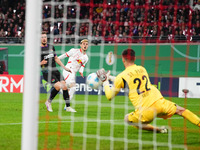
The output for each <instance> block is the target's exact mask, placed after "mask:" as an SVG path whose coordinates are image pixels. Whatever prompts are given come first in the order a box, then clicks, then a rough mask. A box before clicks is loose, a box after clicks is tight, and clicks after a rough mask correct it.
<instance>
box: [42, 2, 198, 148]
mask: <svg viewBox="0 0 200 150" xmlns="http://www.w3.org/2000/svg"><path fill="white" fill-rule="evenodd" d="M167 2H168V1H166V3H167ZM157 3H158V4H157ZM150 6H152V7H154V8H152V7H150ZM160 6H161V7H160ZM170 6H171V5H170ZM172 6H174V8H175V13H174V17H175V19H174V18H171V19H172V22H171V24H172V25H174V23H175V22H177V20H176V17H179V14H176V13H177V12H178V11H177V10H178V9H181V10H182V9H187V8H189V4H188V5H187V7H183V6H180V7H179V3H178V2H174V3H173V4H172ZM167 7H168V5H165V4H164V1H162V2H160V3H159V1H155V2H154V1H152V2H149V3H148V1H134V2H131V1H126V0H125V1H119V0H116V1H112V0H111V1H109V0H108V1H106V0H102V1H93V0H92V1H87V0H83V1H81V0H77V1H72V0H71V1H67V0H65V1H62V0H60V1H53V0H52V1H49V0H44V1H43V4H42V11H43V12H42V23H41V27H42V31H46V32H47V35H48V43H49V44H51V45H54V47H55V49H56V54H57V55H58V56H60V55H61V54H64V53H66V52H67V51H69V50H70V49H71V48H80V46H79V45H80V41H81V40H82V39H88V40H89V47H88V50H87V55H88V58H89V60H88V63H87V64H86V66H85V69H84V73H83V75H84V78H82V77H81V76H80V75H79V74H78V73H77V77H76V93H75V95H74V97H73V99H72V100H70V104H71V107H72V108H74V109H75V110H76V111H77V112H75V113H71V112H66V111H65V110H64V105H65V101H64V100H63V95H62V91H60V92H59V94H58V95H57V96H56V97H55V98H54V99H53V101H52V107H53V112H48V111H47V110H46V106H45V101H46V100H47V99H48V98H49V94H50V93H49V91H50V89H51V86H50V85H49V84H48V83H47V82H45V81H44V80H43V79H42V77H41V82H40V83H41V84H40V100H39V117H38V118H39V119H38V149H41V150H46V149H48V150H50V149H52V150H53V149H63V150H64V149H70V150H72V149H77V150H78V149H83V150H88V149H97V150H99V149H111V150H117V149H119V150H121V149H125V150H128V149H155V150H156V149H166V150H168V149H190V148H191V149H198V148H199V144H198V143H199V140H198V139H199V138H200V132H199V129H198V128H197V127H195V126H194V125H192V124H190V123H188V122H187V121H186V120H184V119H183V118H181V117H179V116H174V117H172V118H171V119H168V120H163V119H159V118H156V119H155V120H154V121H153V122H152V125H154V126H168V128H169V132H168V133H167V134H158V133H156V132H155V131H154V132H147V131H143V130H141V129H136V128H134V127H132V126H130V125H128V124H126V123H125V122H124V116H125V115H126V114H128V113H130V112H133V111H134V107H133V106H132V103H131V102H130V100H129V99H128V95H127V90H126V89H124V90H123V89H122V90H121V91H120V93H119V95H118V96H116V97H115V98H114V99H113V100H112V101H108V100H107V99H106V97H105V93H104V89H103V88H99V89H98V90H94V89H91V88H90V87H89V86H88V85H87V84H86V78H87V76H88V75H89V74H90V73H93V72H96V71H97V70H98V69H101V68H104V69H105V70H110V71H111V74H112V75H114V76H116V75H118V74H119V73H120V72H122V71H123V70H124V66H123V63H122V60H121V53H122V51H123V50H124V49H127V48H132V49H134V50H135V52H136V62H135V63H136V64H137V65H142V66H144V67H145V68H146V69H147V72H148V73H149V76H150V80H151V82H152V84H154V85H155V86H156V87H157V88H158V89H159V90H160V91H161V93H162V94H163V96H164V97H167V99H169V100H170V101H173V102H175V103H178V104H179V105H180V106H183V107H186V108H188V109H190V110H191V111H192V112H194V113H195V114H197V115H198V116H199V114H200V113H199V112H200V111H199V110H200V109H199V108H200V102H199V101H198V100H197V99H194V97H196V98H197V97H198V96H199V94H198V92H199V90H198V89H189V87H191V86H190V85H189V84H190V82H194V83H196V84H197V83H198V84H199V82H200V81H199V80H200V79H199V78H198V77H199V69H200V68H199V59H200V47H199V45H198V43H193V42H194V37H192V35H188V36H187V37H185V38H184V37H181V36H178V37H177V39H176V38H175V37H172V36H173V35H174V34H175V33H172V34H169V35H167V37H165V36H163V37H162V38H160V37H158V34H157V35H154V34H153V33H154V28H153V26H154V25H155V22H154V23H152V22H149V20H148V15H150V14H151V15H153V14H154V13H155V16H154V17H155V18H152V19H155V20H156V21H157V22H159V24H158V28H161V27H162V26H163V25H165V24H162V19H163V18H162V14H161V12H162V11H163V12H164V13H165V14H166V15H168V13H167V10H168V9H167ZM148 10H151V11H148ZM157 11H158V12H157ZM189 11H191V12H192V10H189ZM113 12H114V13H113ZM142 12H145V13H144V14H145V15H144V16H143V15H141V16H140V15H139V14H137V13H142ZM123 13H126V14H128V13H133V14H132V15H130V18H129V20H127V19H126V18H122V19H121V16H123V15H122V14H123ZM178 13H179V12H178ZM188 13H189V12H188ZM147 14H148V15H147ZM135 15H136V16H135ZM138 15H139V16H140V18H139V19H140V20H139V21H138V20H135V19H138V18H137V17H138ZM151 15H150V16H151ZM107 16H109V17H107ZM179 19H181V15H180V18H179ZM186 19H188V22H187V24H186V25H188V26H187V27H188V30H189V28H191V26H192V25H191V24H190V23H189V22H190V21H192V20H191V18H190V15H187V16H186ZM113 20H115V21H113ZM130 20H134V21H132V23H130V22H131V21H130ZM134 22H137V24H134ZM110 24H112V26H114V27H113V28H114V29H113V30H116V32H118V31H120V30H121V29H120V26H128V27H129V29H130V31H132V32H131V33H130V34H125V33H124V34H125V35H123V36H121V34H122V33H118V34H116V35H114V34H113V33H109V32H110V29H109V27H110V26H109V25H110ZM126 24H128V25H126ZM149 24H151V25H149ZM140 25H141V26H144V28H143V30H144V31H145V30H146V32H144V33H146V35H145V34H144V33H143V35H140V32H138V34H137V35H134V34H135V32H134V30H135V29H134V26H138V28H139V26H140ZM186 25H185V26H186ZM150 26H151V28H149V27H150ZM185 26H184V27H185ZM101 28H103V29H104V30H103V29H101ZM100 30H101V31H102V32H101V34H99V31H100ZM123 30H125V27H124V29H123ZM107 31H108V33H107ZM185 32H186V30H185ZM187 33H189V32H187ZM147 34H149V35H147ZM192 39H193V41H192ZM177 40H178V41H177ZM179 42H180V43H179ZM67 61H68V58H66V59H65V60H62V62H63V64H64V65H66V63H67ZM57 68H59V71H60V73H61V74H62V68H61V67H60V66H57ZM180 77H181V78H180ZM188 77H191V78H188ZM198 86H199V85H198ZM198 86H197V87H198ZM183 89H187V90H188V92H187V93H185V92H184V91H183ZM193 90H196V91H197V92H195V91H193ZM175 97H179V98H175ZM189 98H191V99H189ZM141 99H142V97H141ZM139 124H141V123H139ZM180 137H181V139H180ZM192 138H193V139H194V138H197V140H194V141H195V142H197V144H194V145H192V146H191V145H190V142H191V141H192V140H191V139H192ZM194 141H193V142H194Z"/></svg>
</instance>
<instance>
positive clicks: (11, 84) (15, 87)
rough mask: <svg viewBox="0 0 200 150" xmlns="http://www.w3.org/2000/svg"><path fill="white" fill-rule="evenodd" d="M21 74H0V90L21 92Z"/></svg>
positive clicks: (22, 81) (22, 78) (22, 87)
mask: <svg viewBox="0 0 200 150" xmlns="http://www.w3.org/2000/svg"><path fill="white" fill-rule="evenodd" d="M23 85H24V76H23V75H0V92H7V93H23V91H24V86H23Z"/></svg>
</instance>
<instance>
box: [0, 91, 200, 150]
mask: <svg viewBox="0 0 200 150" xmlns="http://www.w3.org/2000/svg"><path fill="white" fill-rule="evenodd" d="M22 96H23V95H22V94H20V93H0V110H1V113H0V133H1V134H0V149H2V150H19V149H21V128H22ZM46 98H47V94H40V107H39V128H38V135H39V138H38V149H40V150H41V149H48V150H49V149H52V150H53V149H73V150H79V149H87V150H88V149H89V150H93V149H102V150H107V149H114V150H122V149H130V150H132V149H139V148H142V149H148V150H149V149H156V148H157V149H159V150H160V149H161V150H168V149H170V146H172V149H183V145H185V146H186V147H187V148H188V149H191V150H192V149H195V150H196V149H200V130H199V128H198V127H196V126H195V125H193V124H191V123H190V122H188V121H186V120H184V119H183V118H182V117H179V116H173V117H172V118H171V119H168V120H163V119H156V120H154V122H153V123H156V124H157V125H158V126H162V125H169V126H170V127H171V128H172V133H171V134H153V133H152V132H148V131H140V130H138V129H135V128H133V127H131V126H128V125H126V124H124V121H123V118H124V115H125V114H126V113H128V112H131V111H133V107H132V105H131V103H130V102H129V101H128V99H125V98H124V97H123V96H117V97H116V99H115V100H113V101H111V102H110V101H108V100H106V98H105V96H101V97H99V98H98V97H97V96H95V95H89V96H88V97H87V96H84V95H76V96H75V99H76V100H73V101H72V104H71V105H72V107H73V108H75V109H76V110H77V112H76V113H69V112H65V111H64V110H63V107H64V101H63V100H58V99H59V96H57V97H56V99H55V100H54V101H53V104H52V106H53V110H54V112H52V113H49V112H47V111H46V108H45V105H44V102H45V100H46ZM60 98H61V99H62V96H61V95H60ZM170 100H172V101H173V102H175V103H177V104H179V105H180V106H183V107H185V106H186V107H187V108H188V109H189V110H191V111H193V112H194V113H195V114H197V115H198V116H200V101H199V99H190V98H187V99H186V100H185V99H181V98H170ZM141 133H142V134H141ZM170 141H171V142H170ZM141 143H142V144H141ZM170 143H171V145H170Z"/></svg>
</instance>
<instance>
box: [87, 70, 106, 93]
mask: <svg viewBox="0 0 200 150" xmlns="http://www.w3.org/2000/svg"><path fill="white" fill-rule="evenodd" d="M86 83H87V84H88V85H89V86H90V87H91V88H92V89H98V88H99V86H100V85H101V83H102V82H101V81H100V80H99V78H98V77H97V74H96V73H91V74H89V75H88V77H87V79H86Z"/></svg>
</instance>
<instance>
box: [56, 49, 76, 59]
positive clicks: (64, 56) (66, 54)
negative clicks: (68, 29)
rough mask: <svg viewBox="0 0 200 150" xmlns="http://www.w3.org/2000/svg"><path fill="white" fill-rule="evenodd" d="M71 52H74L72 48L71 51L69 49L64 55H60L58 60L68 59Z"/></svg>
mask: <svg viewBox="0 0 200 150" xmlns="http://www.w3.org/2000/svg"><path fill="white" fill-rule="evenodd" d="M73 52H74V49H73V48H72V49H70V50H69V51H68V52H66V53H64V54H62V55H60V56H59V57H58V58H59V59H64V58H66V57H70V56H71V55H72V54H73Z"/></svg>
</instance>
